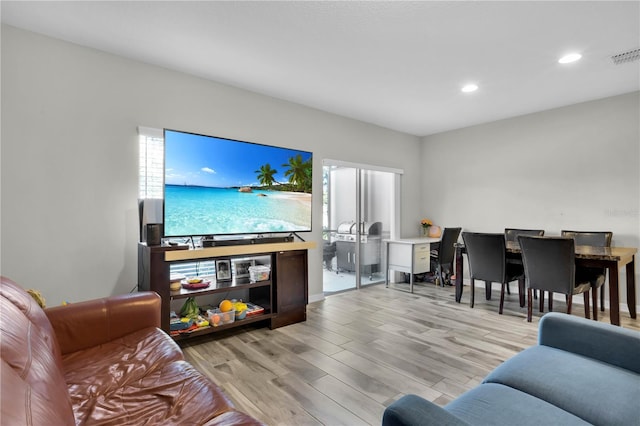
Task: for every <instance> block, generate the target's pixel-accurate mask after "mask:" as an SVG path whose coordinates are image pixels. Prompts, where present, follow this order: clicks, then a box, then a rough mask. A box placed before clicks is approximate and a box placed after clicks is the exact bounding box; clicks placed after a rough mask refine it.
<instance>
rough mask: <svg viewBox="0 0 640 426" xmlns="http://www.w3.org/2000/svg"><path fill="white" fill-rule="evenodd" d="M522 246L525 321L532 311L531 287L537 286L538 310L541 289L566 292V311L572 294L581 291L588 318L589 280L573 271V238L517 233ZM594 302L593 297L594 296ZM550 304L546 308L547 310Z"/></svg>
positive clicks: (542, 291) (569, 310)
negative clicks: (525, 291) (525, 302)
mask: <svg viewBox="0 0 640 426" xmlns="http://www.w3.org/2000/svg"><path fill="white" fill-rule="evenodd" d="M518 241H519V243H520V249H521V250H522V261H523V263H524V271H525V281H526V286H527V321H528V322H531V316H532V311H533V300H532V299H533V298H532V290H533V289H538V290H540V312H543V308H544V297H543V294H544V292H545V291H547V292H549V298H552V297H553V293H561V294H564V295H565V296H566V301H567V313H568V314H571V305H572V300H573V295H574V294H580V293H582V294H583V295H584V316H585V318H589V317H590V315H589V291H590V290H591V283H590V282H589V281H588V280H585V279H584V278H583V277H581V276H580V275H578V274H576V260H575V242H574V241H573V238H567V237H532V236H527V235H520V236H519V237H518ZM596 302H597V299H596ZM551 309H552V308H551V304H550V305H549V310H551Z"/></svg>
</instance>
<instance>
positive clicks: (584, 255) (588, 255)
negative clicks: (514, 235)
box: [506, 241, 638, 261]
mask: <svg viewBox="0 0 640 426" xmlns="http://www.w3.org/2000/svg"><path fill="white" fill-rule="evenodd" d="M506 248H507V251H508V252H510V253H522V249H521V248H520V244H518V243H517V242H515V241H507V245H506ZM637 252H638V249H637V248H636V247H596V246H575V254H576V258H578V259H593V260H608V261H611V260H615V261H620V260H625V259H627V258H629V257H631V256H633V255H635V254H636V253H637Z"/></svg>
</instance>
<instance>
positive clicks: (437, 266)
mask: <svg viewBox="0 0 640 426" xmlns="http://www.w3.org/2000/svg"><path fill="white" fill-rule="evenodd" d="M461 231H462V228H444V231H442V238H441V239H440V245H439V246H438V249H437V250H433V251H432V252H431V265H432V269H433V270H435V272H436V279H437V280H438V283H439V284H440V285H441V286H444V285H445V284H449V285H450V284H451V275H453V261H454V260H455V257H456V248H455V246H454V244H455V243H457V242H458V237H459V236H460V232H461Z"/></svg>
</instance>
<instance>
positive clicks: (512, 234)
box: [504, 228, 544, 243]
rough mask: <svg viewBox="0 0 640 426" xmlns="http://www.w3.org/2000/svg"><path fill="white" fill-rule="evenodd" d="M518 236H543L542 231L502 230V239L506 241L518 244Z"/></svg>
mask: <svg viewBox="0 0 640 426" xmlns="http://www.w3.org/2000/svg"><path fill="white" fill-rule="evenodd" d="M519 235H530V236H534V237H542V236H544V229H520V228H504V239H505V240H506V241H507V242H508V241H513V242H516V243H517V242H518V236H519Z"/></svg>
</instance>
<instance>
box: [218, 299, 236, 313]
mask: <svg viewBox="0 0 640 426" xmlns="http://www.w3.org/2000/svg"><path fill="white" fill-rule="evenodd" d="M218 308H220V311H221V312H229V311H230V310H232V309H233V303H231V301H229V300H227V299H225V300H223V301H222V302H220V305H218Z"/></svg>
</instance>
